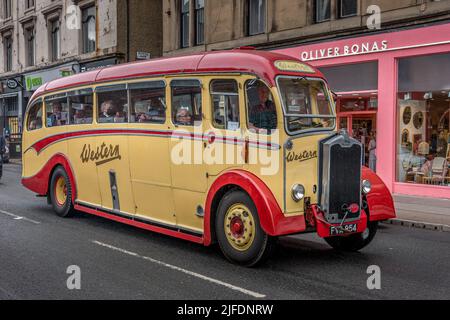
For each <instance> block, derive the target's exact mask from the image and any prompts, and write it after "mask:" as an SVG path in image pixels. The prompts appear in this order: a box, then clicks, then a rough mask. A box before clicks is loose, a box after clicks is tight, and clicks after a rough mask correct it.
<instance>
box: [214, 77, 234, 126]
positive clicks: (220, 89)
mask: <svg viewBox="0 0 450 320" xmlns="http://www.w3.org/2000/svg"><path fill="white" fill-rule="evenodd" d="M210 90H211V98H212V112H213V114H212V119H213V125H214V127H215V128H217V129H226V130H232V131H236V130H238V129H239V127H240V126H239V90H238V84H237V82H236V81H235V80H213V81H211V89H210Z"/></svg>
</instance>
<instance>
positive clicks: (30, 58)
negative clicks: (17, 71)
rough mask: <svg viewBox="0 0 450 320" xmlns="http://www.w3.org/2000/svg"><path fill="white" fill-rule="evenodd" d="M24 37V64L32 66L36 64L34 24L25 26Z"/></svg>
mask: <svg viewBox="0 0 450 320" xmlns="http://www.w3.org/2000/svg"><path fill="white" fill-rule="evenodd" d="M24 38H25V54H26V66H27V67H32V66H34V65H35V64H36V28H35V26H34V25H33V26H30V27H28V28H25V34H24Z"/></svg>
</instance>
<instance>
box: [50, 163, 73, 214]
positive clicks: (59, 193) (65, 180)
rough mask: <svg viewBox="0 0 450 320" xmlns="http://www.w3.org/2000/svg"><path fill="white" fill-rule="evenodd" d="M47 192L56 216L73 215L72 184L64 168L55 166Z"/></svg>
mask: <svg viewBox="0 0 450 320" xmlns="http://www.w3.org/2000/svg"><path fill="white" fill-rule="evenodd" d="M49 193H50V202H51V204H52V206H53V210H54V211H55V213H56V214H57V215H58V216H60V217H62V218H68V217H72V216H73V215H74V213H75V210H74V208H73V203H72V185H71V184H70V179H69V176H68V175H67V172H66V170H64V168H62V167H57V168H56V169H55V171H54V172H53V175H52V178H51V181H50V192H49Z"/></svg>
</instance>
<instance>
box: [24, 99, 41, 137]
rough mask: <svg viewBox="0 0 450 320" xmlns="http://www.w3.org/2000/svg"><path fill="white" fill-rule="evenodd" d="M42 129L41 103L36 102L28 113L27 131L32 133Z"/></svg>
mask: <svg viewBox="0 0 450 320" xmlns="http://www.w3.org/2000/svg"><path fill="white" fill-rule="evenodd" d="M41 128H42V101H38V102H36V103H35V104H34V105H33V106H31V108H30V110H29V111H28V118H27V129H28V131H33V130H37V129H41Z"/></svg>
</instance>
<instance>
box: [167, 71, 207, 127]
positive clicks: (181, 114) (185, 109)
mask: <svg viewBox="0 0 450 320" xmlns="http://www.w3.org/2000/svg"><path fill="white" fill-rule="evenodd" d="M170 86H171V88H172V121H173V123H174V124H175V125H178V126H194V125H195V126H199V125H201V121H202V88H201V85H200V82H199V81H198V80H173V81H172V82H171V83H170Z"/></svg>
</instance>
